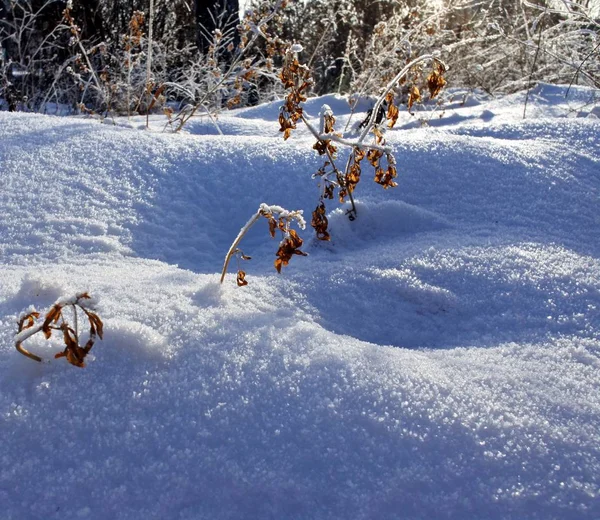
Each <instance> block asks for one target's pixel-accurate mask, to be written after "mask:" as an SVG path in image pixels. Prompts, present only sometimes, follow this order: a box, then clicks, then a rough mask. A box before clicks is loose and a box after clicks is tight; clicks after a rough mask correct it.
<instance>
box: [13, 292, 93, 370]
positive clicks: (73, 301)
mask: <svg viewBox="0 0 600 520" xmlns="http://www.w3.org/2000/svg"><path fill="white" fill-rule="evenodd" d="M66 307H70V308H71V311H72V312H71V313H70V314H71V317H72V324H71V323H70V322H69V321H68V316H65V313H64V310H65V308H66ZM94 311H95V308H94V302H93V300H92V298H91V297H90V295H89V294H88V293H85V292H84V293H79V294H76V295H75V296H73V297H70V298H60V299H59V300H57V301H56V303H54V305H53V306H52V307H50V309H49V310H48V312H47V313H46V315H45V316H44V318H43V319H41V315H40V313H39V312H37V311H36V310H35V309H33V308H30V309H28V311H26V312H24V313H22V314H21V316H19V320H18V329H17V334H16V336H15V348H16V349H17V350H18V351H19V352H20V353H21V354H23V355H24V356H27V357H28V358H29V359H33V360H34V361H38V362H41V361H42V358H41V357H39V356H37V355H35V354H32V353H31V352H29V351H28V350H27V349H25V348H24V347H23V343H24V342H25V341H26V340H28V339H29V338H31V337H32V336H33V335H35V334H37V333H38V332H42V333H43V334H44V337H45V338H46V339H47V340H48V339H50V338H51V337H52V331H55V330H56V331H60V334H62V339H63V341H64V344H65V349H64V350H63V351H62V352H59V353H58V354H56V355H55V356H54V357H55V358H61V357H66V358H67V361H68V362H69V363H71V364H72V365H75V366H76V367H85V361H84V360H85V357H86V356H87V355H88V353H89V352H90V350H91V349H92V347H93V346H94V343H95V342H96V339H97V338H100V339H102V335H103V330H104V325H103V323H102V320H101V319H100V317H99V316H98V315H97V314H96V313H95V312H94ZM78 312H82V313H83V314H84V315H85V316H86V318H87V320H88V323H89V326H90V329H89V338H88V340H87V342H86V343H85V345H84V346H81V344H80V334H79V330H78V329H79V327H78V322H79V318H78Z"/></svg>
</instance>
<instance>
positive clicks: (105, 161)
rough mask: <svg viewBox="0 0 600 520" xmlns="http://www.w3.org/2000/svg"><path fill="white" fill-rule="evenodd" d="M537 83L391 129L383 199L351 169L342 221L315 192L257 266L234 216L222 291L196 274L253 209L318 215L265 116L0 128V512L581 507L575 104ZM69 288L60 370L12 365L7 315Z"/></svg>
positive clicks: (19, 121)
mask: <svg viewBox="0 0 600 520" xmlns="http://www.w3.org/2000/svg"><path fill="white" fill-rule="evenodd" d="M565 91H566V87H552V86H549V85H542V86H540V87H539V88H536V89H535V90H533V91H532V92H531V93H530V98H529V101H528V108H527V118H526V119H525V120H523V119H522V115H523V102H524V99H525V93H520V94H515V95H513V96H508V97H506V98H502V99H489V98H487V97H486V96H485V95H483V94H481V93H475V94H473V95H471V96H470V97H469V98H468V99H467V100H466V102H464V103H463V102H462V97H461V96H460V95H457V97H456V98H455V100H454V101H448V102H447V104H446V107H445V108H443V109H440V108H434V107H427V108H426V109H424V110H422V111H420V112H417V115H416V116H410V115H409V114H402V115H401V118H400V119H399V121H398V125H397V129H395V130H392V131H389V132H388V133H387V135H386V140H387V143H388V144H389V145H391V146H392V147H393V150H394V153H395V155H396V159H397V162H398V172H399V175H398V179H397V180H398V183H399V186H398V187H397V188H395V189H393V190H386V191H384V190H382V189H381V187H380V186H377V185H376V184H375V183H373V182H372V181H371V173H370V172H368V171H367V168H368V167H367V166H365V168H364V170H365V172H364V173H363V178H362V180H361V183H360V184H359V185H358V187H357V191H356V197H357V213H358V218H357V219H356V220H355V221H354V222H350V221H349V220H348V219H347V218H346V216H345V210H346V209H347V208H346V207H338V206H337V204H336V203H334V202H335V201H333V202H330V203H329V205H328V211H329V215H328V217H329V222H330V231H331V235H332V241H331V242H329V243H323V242H318V241H316V240H315V239H314V238H311V231H312V230H310V229H307V230H305V231H303V232H301V233H300V235H301V236H302V237H303V238H304V240H305V242H304V245H303V247H302V250H303V251H306V252H307V253H309V256H308V257H299V256H295V257H294V258H293V259H292V260H291V262H290V265H289V266H286V267H284V268H283V270H282V274H281V275H278V274H277V273H276V272H275V269H274V267H273V261H274V259H275V252H276V250H277V247H278V239H271V238H270V236H269V232H268V223H267V222H266V220H264V219H261V221H259V222H258V223H257V224H256V225H255V226H254V227H253V228H252V229H251V230H250V232H249V233H248V234H247V235H246V236H245V237H244V240H243V242H242V244H241V246H240V247H241V248H242V249H243V250H244V253H245V254H247V255H251V256H252V260H250V261H248V262H244V264H243V267H244V270H245V271H246V272H247V280H248V281H249V285H248V286H246V287H237V285H236V283H235V271H236V267H235V266H234V264H235V259H234V260H232V266H231V267H230V274H228V275H227V277H226V280H225V283H224V284H223V285H220V284H219V283H218V282H219V277H220V271H221V267H222V263H223V257H224V256H225V254H226V252H227V250H228V248H229V246H230V245H231V243H232V241H233V240H234V239H235V237H236V236H237V235H238V233H239V230H240V228H241V227H242V226H243V225H244V223H245V222H247V221H248V219H249V218H250V217H251V216H252V215H253V214H255V213H256V211H257V208H258V207H259V205H260V204H261V203H263V202H264V203H266V204H268V205H278V206H281V207H282V208H287V209H288V210H303V211H304V214H305V215H310V212H312V210H313V209H314V207H315V206H316V204H317V201H318V193H319V191H318V189H317V187H316V185H315V183H316V181H315V180H312V179H311V175H312V174H313V173H315V172H316V171H317V170H318V168H319V167H320V166H321V164H322V158H319V157H318V156H317V155H316V152H314V151H313V150H312V144H313V141H314V139H313V138H312V136H311V135H310V134H309V132H308V131H307V130H306V129H303V128H300V127H299V128H298V130H297V131H295V132H294V133H293V135H292V137H291V138H290V139H289V140H288V141H283V139H282V137H281V134H280V133H279V132H278V125H277V122H276V120H277V114H278V105H277V104H276V103H274V104H270V105H264V106H261V107H254V108H250V109H243V110H239V111H235V112H232V113H231V114H223V115H221V116H220V118H219V126H220V128H221V129H222V131H223V134H224V135H222V136H220V135H216V134H218V132H217V131H216V130H215V128H214V125H212V123H210V122H209V121H207V120H206V118H197V119H196V120H194V121H193V124H191V125H190V126H189V128H187V129H186V131H185V132H184V133H182V134H180V135H172V134H168V133H162V132H160V129H162V126H163V125H164V120H162V121H161V120H159V119H156V120H153V122H152V126H151V129H150V131H142V130H139V129H137V127H138V126H140V127H141V126H143V124H142V121H141V119H140V120H139V121H136V120H132V121H127V120H126V119H125V120H117V121H116V125H112V124H109V122H108V121H106V123H107V124H99V123H98V122H97V121H94V120H88V119H78V118H61V117H54V116H41V115H33V114H9V113H5V112H0V169H1V171H2V174H1V175H0V259H1V265H2V277H0V354H1V355H0V432H1V438H2V443H1V444H0V504H2V508H1V509H2V513H1V514H0V517H2V518H3V519H4V518H6V519H19V520H29V519H38V518H43V519H45V520H46V519H69V518H86V519H98V520H105V519H107V518H114V519H119V520H130V519H139V518H144V519H157V520H158V519H165V518H169V519H181V520H200V519H231V518H248V519H250V518H257V519H258V518H260V519H263V518H277V519H280V518H285V519H294V518H298V519H300V518H303V519H304V518H310V519H319V520H320V519H349V518H352V519H367V518H382V519H397V518H406V519H432V518H449V519H461V520H463V519H479V518H480V519H484V518H485V519H509V518H511V519H512V518H519V519H540V520H541V519H543V520H548V519H561V520H565V519H574V520H575V519H577V520H582V519H584V520H587V519H589V520H593V519H597V518H598V517H600V442H599V441H600V439H599V436H600V434H599V432H600V394H599V392H598V389H599V388H600V370H599V368H600V217H599V216H598V200H599V189H600V139H599V132H600V123H599V121H598V118H597V117H594V114H593V106H594V105H593V104H587V103H588V102H589V100H590V99H593V97H594V96H597V95H598V94H597V92H595V91H592V90H589V89H584V88H580V87H577V88H575V87H573V88H571V91H570V92H569V96H568V97H567V98H566V99H565V96H564V94H565ZM596 99H597V98H596ZM323 104H327V105H329V106H330V107H331V108H332V110H333V113H334V114H335V117H336V121H337V122H336V131H341V130H342V129H343V128H344V126H345V125H346V123H347V122H348V120H349V118H350V110H349V108H348V106H347V104H345V103H344V102H343V100H342V98H340V97H337V96H326V97H324V98H319V99H311V100H309V102H307V107H306V113H307V114H309V115H310V116H312V121H313V124H314V125H318V121H319V119H318V117H319V114H318V113H319V109H320V107H321V106H322V105H323ZM367 105H368V104H361V105H359V109H360V110H361V112H360V113H357V114H355V115H354V116H353V117H352V119H351V121H350V125H349V127H353V126H354V124H355V123H356V122H358V121H360V120H361V119H362V118H364V115H365V111H366V109H367V108H368V106H367ZM442 110H444V111H445V113H444V117H442V118H438V115H439V113H440V112H441V111H442ZM274 114H275V116H274ZM419 118H420V119H423V120H424V119H426V118H430V121H429V126H427V127H421V124H420V123H419V121H418V119H419ZM128 126H129V127H128ZM299 126H300V125H299ZM131 127H134V128H131ZM352 132H353V130H349V132H348V133H347V134H348V135H351V134H352ZM342 159H343V158H342ZM340 163H341V164H344V162H343V160H341V161H340ZM263 220H264V222H263ZM82 291H87V292H89V293H90V294H91V295H92V296H93V297H94V298H95V300H96V301H97V302H98V303H97V310H98V314H99V315H100V317H101V318H102V319H103V320H104V330H105V335H104V341H98V342H96V344H95V345H94V347H93V349H92V350H91V352H90V354H89V356H88V357H87V358H86V363H87V367H86V368H83V369H80V368H77V367H73V366H71V365H69V364H68V363H67V362H66V361H65V360H64V359H56V360H55V359H53V356H54V354H55V353H56V352H59V351H61V350H62V349H63V348H64V345H63V346H61V344H60V343H59V341H58V338H54V337H53V338H52V339H51V340H50V341H48V342H47V341H45V340H43V338H36V337H34V338H31V339H30V340H29V341H28V344H27V348H28V349H30V350H31V351H32V352H34V353H36V354H39V355H41V356H42V357H43V358H44V359H45V360H48V362H47V363H36V362H34V361H32V360H30V359H27V358H25V357H24V356H21V355H20V354H19V353H18V352H17V351H16V350H15V349H14V334H15V333H16V331H17V327H16V320H17V317H18V316H19V315H21V313H22V312H23V311H24V310H26V309H29V308H30V306H31V305H33V306H35V308H36V309H38V310H43V309H47V308H49V306H51V305H52V304H53V303H54V302H55V301H56V300H57V299H59V298H65V297H66V298H68V297H72V296H73V295H74V294H77V293H80V292H82Z"/></svg>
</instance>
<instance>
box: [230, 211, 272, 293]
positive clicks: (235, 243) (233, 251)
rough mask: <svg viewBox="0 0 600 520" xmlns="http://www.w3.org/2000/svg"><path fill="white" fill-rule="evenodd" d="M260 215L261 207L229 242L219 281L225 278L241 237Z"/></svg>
mask: <svg viewBox="0 0 600 520" xmlns="http://www.w3.org/2000/svg"><path fill="white" fill-rule="evenodd" d="M261 215H262V208H260V209H259V210H258V211H257V212H256V213H255V214H254V215H252V217H251V218H250V220H249V221H248V222H246V225H245V226H244V227H243V228H242V229H241V230H240V232H239V234H238V236H237V237H236V239H235V240H234V241H233V244H231V247H230V248H229V251H227V254H226V255H225V262H224V263H223V270H222V271H221V282H220V283H223V280H225V275H226V274H227V267H228V266H229V261H230V260H231V257H232V256H233V255H234V254H235V252H236V250H237V246H238V245H239V244H240V242H241V241H242V238H244V235H246V233H248V230H249V229H250V228H251V227H252V226H253V225H254V224H255V223H256V221H257V220H258V219H259V218H260V216H261Z"/></svg>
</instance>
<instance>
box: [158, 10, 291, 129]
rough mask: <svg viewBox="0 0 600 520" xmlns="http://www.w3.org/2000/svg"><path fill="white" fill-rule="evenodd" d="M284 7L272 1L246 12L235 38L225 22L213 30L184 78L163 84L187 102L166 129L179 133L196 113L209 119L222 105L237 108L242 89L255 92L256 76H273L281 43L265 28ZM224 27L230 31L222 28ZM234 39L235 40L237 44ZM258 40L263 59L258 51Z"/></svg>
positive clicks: (280, 51) (184, 72)
mask: <svg viewBox="0 0 600 520" xmlns="http://www.w3.org/2000/svg"><path fill="white" fill-rule="evenodd" d="M286 4H287V0H275V1H274V3H273V4H272V5H269V6H265V9H264V10H250V11H248V12H247V13H246V15H245V17H244V19H243V20H242V22H241V24H240V25H239V26H238V27H237V31H238V33H239V35H238V37H236V35H235V34H234V31H235V29H234V28H232V27H231V24H229V23H225V24H224V25H225V27H223V29H222V30H221V29H219V28H217V29H215V31H214V32H213V34H212V41H211V44H210V45H209V47H208V52H207V54H206V56H202V57H201V58H200V59H199V60H198V61H196V62H193V63H191V65H190V68H189V70H186V71H183V76H184V77H181V78H179V80H177V81H174V82H169V83H167V86H168V87H169V88H171V89H173V90H174V91H175V92H177V93H178V94H179V95H183V96H184V97H185V98H186V99H187V100H189V102H188V103H187V104H185V105H184V106H183V108H182V109H181V110H180V111H179V112H178V113H177V115H176V116H175V117H174V118H172V119H171V120H170V121H169V124H168V125H167V126H170V128H171V129H172V130H173V131H174V132H179V131H180V130H181V129H182V128H183V127H184V126H185V125H186V123H187V122H188V121H189V120H190V119H191V118H192V117H194V116H195V115H196V114H197V113H198V112H199V111H201V112H205V113H207V114H208V115H209V116H210V117H211V119H213V118H214V115H215V114H216V113H218V111H219V110H220V108H221V106H222V105H225V106H227V107H228V108H234V107H235V106H238V105H239V104H240V103H241V98H242V94H243V92H244V90H245V89H248V88H250V87H254V88H255V90H258V89H257V86H256V82H257V80H258V78H259V77H270V76H273V77H274V76H275V74H274V73H273V57H274V56H275V55H276V54H280V53H282V52H283V42H281V41H280V39H279V38H278V37H276V36H274V35H273V34H271V33H270V32H269V31H268V28H269V24H270V23H271V22H272V21H274V20H275V19H276V17H277V15H278V13H279V11H280V10H281V9H283V8H284V7H285V6H286ZM226 26H229V27H230V28H229V29H226ZM236 40H239V43H238V44H237V45H236V44H235V42H236ZM261 40H262V43H263V46H264V48H265V50H266V56H262V55H261V54H260V52H258V43H259V41H261ZM190 78H193V80H192V81H190ZM253 82H254V83H253Z"/></svg>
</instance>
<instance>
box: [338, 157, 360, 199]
mask: <svg viewBox="0 0 600 520" xmlns="http://www.w3.org/2000/svg"><path fill="white" fill-rule="evenodd" d="M365 156H366V152H365V151H364V150H361V149H360V148H358V147H355V148H354V150H353V152H352V157H351V161H350V165H349V167H348V169H347V171H346V175H345V176H344V186H343V187H342V188H341V189H340V192H339V194H338V195H339V198H340V203H343V202H344V199H345V198H346V197H347V196H348V195H349V194H352V193H354V190H355V188H356V185H357V184H358V183H359V182H360V174H361V167H360V162H361V161H362V160H363V159H364V158H365Z"/></svg>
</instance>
